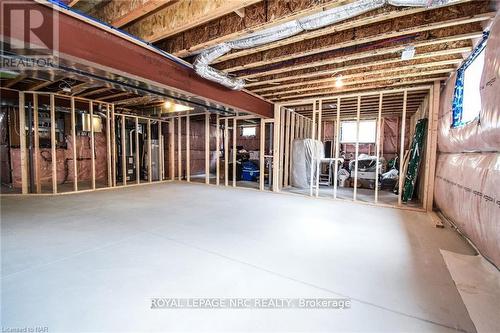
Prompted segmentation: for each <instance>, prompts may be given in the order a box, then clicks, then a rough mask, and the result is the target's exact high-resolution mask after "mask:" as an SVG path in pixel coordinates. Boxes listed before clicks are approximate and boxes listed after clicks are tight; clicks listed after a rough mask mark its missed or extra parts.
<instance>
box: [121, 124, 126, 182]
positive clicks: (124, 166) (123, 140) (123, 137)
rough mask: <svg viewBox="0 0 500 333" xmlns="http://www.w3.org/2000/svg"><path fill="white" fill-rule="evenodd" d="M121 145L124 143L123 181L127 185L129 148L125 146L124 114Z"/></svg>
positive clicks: (122, 150)
mask: <svg viewBox="0 0 500 333" xmlns="http://www.w3.org/2000/svg"><path fill="white" fill-rule="evenodd" d="M121 127H122V130H121V145H122V149H121V152H122V182H123V186H125V185H127V156H126V153H127V148H126V147H125V116H124V115H122V126H121Z"/></svg>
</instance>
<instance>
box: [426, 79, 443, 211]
mask: <svg viewBox="0 0 500 333" xmlns="http://www.w3.org/2000/svg"><path fill="white" fill-rule="evenodd" d="M439 100H440V83H439V82H438V81H435V82H434V85H433V87H432V100H430V101H429V107H430V109H429V124H428V126H429V129H430V133H429V134H430V140H429V141H427V142H429V144H428V146H429V148H428V151H429V154H428V155H427V159H428V161H429V163H428V164H429V165H428V172H427V173H428V175H427V184H426V185H427V186H426V188H427V189H426V193H427V195H426V198H425V203H424V205H425V209H426V210H427V211H428V212H430V211H432V209H433V203H434V185H435V175H436V155H437V131H438V120H439V119H438V117H439ZM431 104H432V107H431ZM431 111H432V113H431Z"/></svg>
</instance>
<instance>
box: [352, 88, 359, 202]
mask: <svg viewBox="0 0 500 333" xmlns="http://www.w3.org/2000/svg"><path fill="white" fill-rule="evenodd" d="M360 113H361V96H358V108H357V111H356V149H355V154H354V158H355V162H354V189H353V196H352V199H353V200H354V201H356V199H357V198H356V196H357V194H358V156H359V118H360Z"/></svg>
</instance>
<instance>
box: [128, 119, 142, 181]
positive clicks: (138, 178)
mask: <svg viewBox="0 0 500 333" xmlns="http://www.w3.org/2000/svg"><path fill="white" fill-rule="evenodd" d="M130 144H132V143H130ZM140 156H141V155H140V148H139V118H137V117H135V183H136V184H140V183H141V160H140Z"/></svg>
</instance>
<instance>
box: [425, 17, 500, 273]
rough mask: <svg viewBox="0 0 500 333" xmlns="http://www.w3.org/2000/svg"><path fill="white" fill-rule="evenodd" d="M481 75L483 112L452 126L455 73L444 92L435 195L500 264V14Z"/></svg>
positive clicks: (496, 262) (474, 241)
mask: <svg viewBox="0 0 500 333" xmlns="http://www.w3.org/2000/svg"><path fill="white" fill-rule="evenodd" d="M484 52H485V64H484V68H483V73H482V77H481V84H480V91H481V98H482V101H481V111H480V114H479V118H478V119H476V120H475V121H473V122H471V123H469V124H467V125H464V126H461V127H457V128H451V122H452V108H451V105H452V99H453V92H454V84H455V76H453V77H452V78H451V79H450V80H449V82H448V83H447V85H446V87H445V88H444V90H443V91H442V93H441V101H440V113H441V114H440V119H439V129H438V150H439V153H440V154H439V156H438V161H437V166H436V184H435V188H434V200H435V203H436V205H437V206H438V207H439V209H440V210H441V211H442V212H443V214H444V215H445V216H447V217H448V218H449V219H451V220H452V221H453V222H454V223H455V224H456V225H457V226H458V228H459V229H460V230H461V231H462V232H463V233H464V234H465V235H466V236H467V237H468V238H469V239H470V240H471V241H472V242H473V243H474V245H475V246H476V247H477V248H478V249H479V251H481V253H482V254H483V255H484V256H485V257H487V258H489V259H490V260H491V261H492V262H493V263H494V264H495V265H496V266H497V267H500V153H499V151H500V112H499V106H500V59H499V58H500V57H499V54H500V16H499V15H497V16H496V17H495V19H494V22H493V25H492V27H491V30H490V36H489V39H488V43H487V45H486V49H485V51H484Z"/></svg>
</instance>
